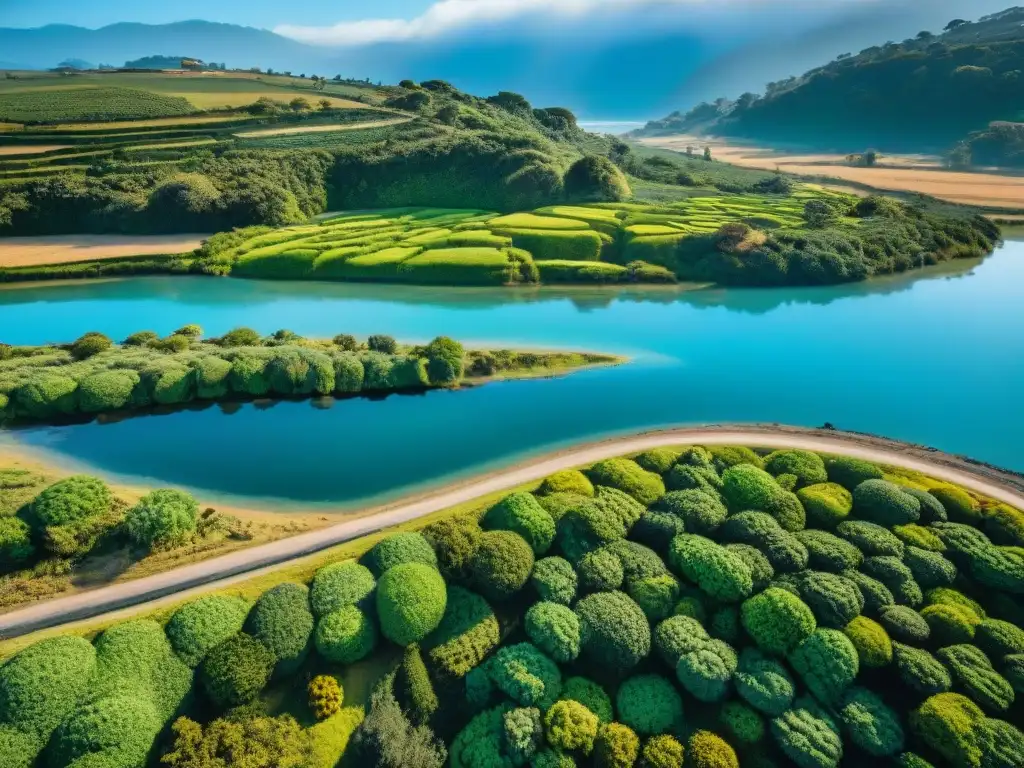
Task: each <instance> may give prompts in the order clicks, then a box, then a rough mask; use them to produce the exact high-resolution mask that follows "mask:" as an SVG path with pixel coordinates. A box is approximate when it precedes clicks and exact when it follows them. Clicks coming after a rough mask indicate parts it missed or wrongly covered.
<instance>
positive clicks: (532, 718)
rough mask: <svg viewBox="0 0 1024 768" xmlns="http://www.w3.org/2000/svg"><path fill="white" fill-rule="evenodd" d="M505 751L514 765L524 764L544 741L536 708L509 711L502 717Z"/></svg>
mask: <svg viewBox="0 0 1024 768" xmlns="http://www.w3.org/2000/svg"><path fill="white" fill-rule="evenodd" d="M502 720H503V726H504V732H503V742H504V745H505V751H506V752H507V753H508V755H509V757H510V758H511V760H512V762H513V763H515V764H525V763H526V762H527V761H528V760H529V759H530V757H532V756H533V755H534V754H535V753H536V751H537V748H538V747H539V746H540V745H541V744H542V743H543V741H544V724H543V722H542V720H541V714H540V710H539V709H537V708H536V707H520V708H518V709H510V710H508V711H507V712H505V714H504V715H503V718H502Z"/></svg>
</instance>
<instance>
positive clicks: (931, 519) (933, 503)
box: [900, 487, 947, 525]
mask: <svg viewBox="0 0 1024 768" xmlns="http://www.w3.org/2000/svg"><path fill="white" fill-rule="evenodd" d="M900 490H901V491H903V492H904V493H909V494H910V495H911V496H913V497H914V498H915V499H917V500H918V502H919V503H920V504H921V522H922V523H923V524H926V525H927V524H929V523H938V522H945V521H946V519H947V515H946V508H945V507H943V506H942V502H941V501H939V500H938V499H937V498H935V497H934V496H933V495H932V494H930V493H928V491H922V490H921V489H920V488H909V487H907V488H903V487H901V488H900Z"/></svg>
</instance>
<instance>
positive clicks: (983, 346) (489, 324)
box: [0, 243, 1024, 508]
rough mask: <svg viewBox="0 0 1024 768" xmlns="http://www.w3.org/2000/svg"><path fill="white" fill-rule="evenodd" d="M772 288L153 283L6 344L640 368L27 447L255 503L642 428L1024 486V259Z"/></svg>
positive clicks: (16, 317)
mask: <svg viewBox="0 0 1024 768" xmlns="http://www.w3.org/2000/svg"><path fill="white" fill-rule="evenodd" d="M957 269H958V270H959V271H952V272H951V270H950V269H949V268H948V267H947V268H946V269H944V270H939V271H935V272H931V273H929V274H927V275H926V276H920V277H917V278H908V277H898V278H892V279H885V280H882V281H878V282H874V283H871V284H861V285H854V286H841V287H832V288H813V289H780V290H774V289H760V290H721V289H714V290H699V291H689V292H682V291H677V290H674V289H673V290H665V289H657V290H653V289H652V290H641V291H630V292H619V293H614V292H608V291H604V290H582V289H581V290H572V291H566V290H551V289H537V290H529V289H528V290H495V289H487V290H477V289H436V288H409V287H398V286H354V285H340V284H325V283H282V282H258V281H245V280H231V279H210V278H188V277H183V278H143V279H134V280H125V281H110V282H90V283H71V284H61V285H57V284H49V285H41V286H34V287H20V288H16V289H9V290H8V289H5V290H0V339H3V340H4V341H6V342H8V343H16V344H24V343H39V342H44V341H66V340H69V339H71V338H74V337H76V336H78V335H79V334H81V333H82V332H84V331H86V330H97V331H102V332H104V333H107V334H109V335H111V336H112V337H114V338H123V337H124V336H126V335H127V334H128V333H130V332H132V331H137V330H140V329H146V328H148V329H153V330H155V331H157V332H160V333H168V332H170V331H173V330H174V329H176V328H178V327H180V326H182V325H184V324H186V323H199V324H201V325H202V326H203V327H204V328H205V329H206V331H207V333H209V334H220V333H223V332H224V331H226V330H228V329H230V328H232V327H235V326H238V325H248V326H252V327H254V328H256V329H258V330H260V331H262V332H271V331H274V330H276V329H278V328H283V327H284V328H290V329H292V330H294V331H296V332H298V333H301V334H304V335H311V336H331V335H334V334H335V333H339V332H349V333H354V334H356V335H367V334H369V333H388V334H392V335H394V336H396V337H398V338H400V339H403V340H410V341H412V340H426V339H429V338H431V337H433V336H435V335H438V334H447V335H450V336H453V337H455V338H458V339H461V340H463V341H465V342H468V343H471V344H472V343H477V344H481V345H482V344H492V345H500V346H516V345H520V346H532V347H540V346H546V347H561V348H574V349H588V350H600V351H608V352H615V353H621V354H626V355H629V356H631V357H632V358H633V361H632V362H631V363H629V364H627V365H623V366H620V367H617V368H610V369H602V370H593V371H586V372H582V373H578V374H574V375H572V376H567V377H563V378H558V379H550V380H543V381H522V382H506V383H500V384H492V385H488V386H485V387H479V388H475V389H471V390H466V391H461V392H447V391H437V392H430V393H427V394H423V395H415V396H411V395H406V396H391V397H388V398H386V399H383V400H370V399H352V400H342V401H337V402H334V403H333V405H330V407H325V405H324V404H323V403H318V404H314V403H312V402H308V401H307V402H281V403H278V404H276V405H273V406H272V407H269V408H267V407H263V408H261V407H257V406H256V405H253V404H246V405H242V406H240V407H237V408H234V409H231V410H233V412H232V413H225V412H224V411H223V410H222V409H221V408H219V407H217V406H210V407H204V408H198V409H195V410H185V411H180V412H177V413H172V414H165V415H152V416H145V417H138V418H129V419H125V420H123V421H120V422H116V423H107V424H100V423H96V422H93V423H90V424H83V425H75V426H67V427H59V428H35V429H28V430H21V431H18V432H16V433H13V438H12V435H10V434H9V435H8V436H7V439H17V440H20V441H22V442H23V443H25V444H28V445H29V446H31V447H34V448H36V449H40V450H43V451H46V452H49V453H51V454H56V455H57V456H59V457H60V458H62V459H63V460H67V461H71V462H75V463H78V464H81V465H82V466H83V468H88V469H89V470H90V471H95V472H101V473H104V474H106V475H108V476H111V477H114V478H118V479H123V478H132V479H139V478H144V479H145V480H146V481H147V482H151V483H161V484H174V485H180V486H185V487H189V488H192V489H196V490H200V491H202V492H203V493H204V495H205V496H206V497H219V498H224V499H225V500H230V501H241V500H244V501H245V503H248V504H250V505H257V506H269V507H274V508H281V507H285V506H289V505H295V504H299V505H303V506H308V505H309V504H310V503H318V502H324V503H331V504H333V505H338V504H356V503H360V504H361V503H365V502H366V501H368V500H370V499H374V500H379V499H382V498H386V497H394V496H397V495H400V494H403V493H408V492H409V491H410V490H413V489H416V488H421V487H425V486H428V485H430V484H433V483H439V482H442V481H446V480H449V479H451V478H452V477H455V476H458V475H464V474H471V473H474V472H478V471H480V470H483V469H490V468H494V467H498V466H502V465H507V464H509V463H511V462H513V461H514V460H517V459H520V458H522V457H524V456H526V455H529V454H532V453H541V452H545V451H548V450H550V449H552V448H554V447H558V446H561V445H566V444H571V443H573V442H577V441H580V440H582V439H588V438H595V437H601V436H607V435H610V434H615V433H618V432H627V431H635V430H638V429H642V428H645V427H655V426H668V425H677V424H700V423H710V422H723V421H728V422H737V421H740V422H742V421H777V422H786V423H790V424H801V425H808V426H817V425H821V424H822V423H824V422H826V421H829V422H832V423H833V424H835V425H836V426H838V427H841V428H845V429H852V430H861V431H867V432H874V433H878V434H884V435H887V436H890V437H894V438H898V439H902V440H909V441H914V442H921V443H925V444H928V445H932V446H935V447H937V448H941V449H943V450H948V451H953V452H957V453H964V454H968V455H971V456H974V457H976V458H979V459H983V460H986V461H990V462H993V463H996V464H1000V465H1003V466H1006V467H1011V468H1014V469H1017V470H1024V439H1022V438H1024V435H1022V432H1024V398H1022V392H1024V243H1009V244H1007V246H1006V247H1005V248H1003V249H1002V250H1001V251H999V252H998V253H997V254H995V255H994V256H993V257H991V258H989V259H987V260H986V261H984V262H983V263H981V264H980V265H975V266H973V267H970V266H968V267H965V266H963V265H961V266H959V267H958V268H957Z"/></svg>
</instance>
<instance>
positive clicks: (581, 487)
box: [537, 469, 594, 496]
mask: <svg viewBox="0 0 1024 768" xmlns="http://www.w3.org/2000/svg"><path fill="white" fill-rule="evenodd" d="M537 493H538V494H540V495H541V496H549V495H551V494H552V493H575V494H579V495H580V496H593V495H594V486H593V484H592V483H591V482H590V480H589V479H588V478H587V476H586V475H584V474H583V473H582V472H580V471H579V470H578V469H563V470H562V471H561V472H555V473H554V474H553V475H548V476H547V477H546V478H544V481H543V482H542V483H541V484H540V487H539V488H538V489H537Z"/></svg>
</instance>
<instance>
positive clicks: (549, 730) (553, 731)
mask: <svg viewBox="0 0 1024 768" xmlns="http://www.w3.org/2000/svg"><path fill="white" fill-rule="evenodd" d="M597 727H598V720H597V715H595V714H594V713H593V712H591V711H590V710H589V709H587V708H586V707H585V706H583V705H582V704H580V703H579V702H578V701H574V700H573V699H563V700H561V701H556V702H555V703H554V704H553V705H552V707H551V709H549V710H548V711H547V714H546V715H545V716H544V733H545V734H546V735H547V739H548V743H549V744H550V745H551V746H553V747H555V748H556V749H564V750H565V751H567V752H579V753H580V754H583V755H589V754H590V752H591V750H592V749H593V748H594V741H595V739H597Z"/></svg>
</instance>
